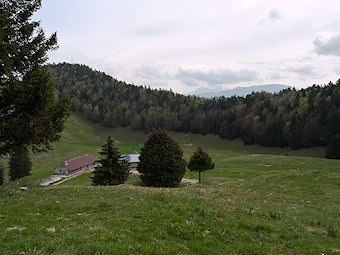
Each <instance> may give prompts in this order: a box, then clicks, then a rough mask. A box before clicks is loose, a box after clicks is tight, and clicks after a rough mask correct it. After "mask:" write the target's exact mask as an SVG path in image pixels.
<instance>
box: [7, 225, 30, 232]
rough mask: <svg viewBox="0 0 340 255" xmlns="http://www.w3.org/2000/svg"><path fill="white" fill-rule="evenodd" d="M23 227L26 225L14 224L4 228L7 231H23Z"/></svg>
mask: <svg viewBox="0 0 340 255" xmlns="http://www.w3.org/2000/svg"><path fill="white" fill-rule="evenodd" d="M25 229H26V227H21V226H14V227H8V228H7V229H6V230H7V231H13V230H18V231H24V230H25Z"/></svg>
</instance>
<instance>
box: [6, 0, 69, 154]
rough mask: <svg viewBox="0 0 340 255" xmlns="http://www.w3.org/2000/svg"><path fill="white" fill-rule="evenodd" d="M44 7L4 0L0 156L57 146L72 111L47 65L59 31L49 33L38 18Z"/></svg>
mask: <svg viewBox="0 0 340 255" xmlns="http://www.w3.org/2000/svg"><path fill="white" fill-rule="evenodd" d="M40 8H41V0H25V1H22V0H3V1H0V42H1V43H0V63H1V68H0V77H1V81H0V155H6V154H13V153H14V154H16V152H15V150H17V148H20V147H21V148H25V149H28V150H32V151H46V150H49V149H51V146H50V143H51V142H54V141H57V140H58V139H59V138H60V134H61V132H62V130H63V129H64V122H65V120H66V118H67V117H68V116H69V110H68V109H69V105H70V100H69V98H68V97H64V98H62V99H58V96H57V93H56V91H55V87H54V82H53V80H52V77H51V74H50V72H49V70H48V68H47V67H46V66H45V63H46V61H47V53H48V51H50V50H54V49H56V48H57V36H56V33H53V34H52V35H51V36H50V37H46V36H45V33H44V30H43V29H42V28H41V26H40V22H38V21H34V20H32V17H33V15H34V13H35V12H36V11H37V10H39V9H40ZM14 154H13V155H14Z"/></svg>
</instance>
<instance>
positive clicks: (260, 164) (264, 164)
mask: <svg viewBox="0 0 340 255" xmlns="http://www.w3.org/2000/svg"><path fill="white" fill-rule="evenodd" d="M257 165H258V166H266V167H269V166H272V165H271V164H266V163H258V164H257Z"/></svg>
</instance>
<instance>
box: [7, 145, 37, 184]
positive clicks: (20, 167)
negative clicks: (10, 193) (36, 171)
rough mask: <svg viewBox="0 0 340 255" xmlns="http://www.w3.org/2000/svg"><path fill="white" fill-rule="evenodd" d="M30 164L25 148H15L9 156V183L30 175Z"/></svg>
mask: <svg viewBox="0 0 340 255" xmlns="http://www.w3.org/2000/svg"><path fill="white" fill-rule="evenodd" d="M31 167H32V163H31V160H30V157H29V155H28V150H27V148H26V147H24V146H21V147H17V148H16V149H15V150H14V152H13V153H12V154H11V158H10V162H9V176H10V179H11V181H15V180H17V179H20V178H22V177H25V176H28V175H30V171H31Z"/></svg>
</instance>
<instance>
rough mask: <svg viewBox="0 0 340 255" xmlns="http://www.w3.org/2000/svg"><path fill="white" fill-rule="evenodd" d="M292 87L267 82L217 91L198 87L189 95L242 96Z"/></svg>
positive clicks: (275, 91)
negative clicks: (265, 83)
mask: <svg viewBox="0 0 340 255" xmlns="http://www.w3.org/2000/svg"><path fill="white" fill-rule="evenodd" d="M287 88H290V86H287V85H282V84H267V85H256V86H250V87H237V88H233V89H227V90H221V91H216V90H213V89H209V88H198V89H196V90H194V91H193V92H191V93H189V95H195V96H200V97H221V96H225V97H232V96H235V95H236V96H241V97H244V96H246V95H248V94H251V93H252V92H261V91H265V92H270V93H277V92H279V91H281V90H283V89H287Z"/></svg>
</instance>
